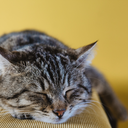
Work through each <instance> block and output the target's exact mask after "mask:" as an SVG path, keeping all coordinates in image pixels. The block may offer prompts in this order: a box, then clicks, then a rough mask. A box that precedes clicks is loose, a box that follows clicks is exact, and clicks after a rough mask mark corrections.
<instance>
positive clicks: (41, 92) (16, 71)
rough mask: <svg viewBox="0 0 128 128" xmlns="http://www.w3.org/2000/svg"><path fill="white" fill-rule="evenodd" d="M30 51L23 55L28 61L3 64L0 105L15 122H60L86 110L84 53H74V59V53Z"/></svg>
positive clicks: (88, 87) (88, 91)
mask: <svg viewBox="0 0 128 128" xmlns="http://www.w3.org/2000/svg"><path fill="white" fill-rule="evenodd" d="M33 50H34V51H31V53H27V57H28V58H31V60H28V61H27V60H26V59H25V60H24V61H23V60H22V59H21V61H20V63H15V64H11V63H9V62H8V63H9V64H8V66H6V65H4V70H2V71H1V72H3V75H2V77H1V80H0V82H1V85H0V86H1V91H0V105H1V106H2V107H3V108H4V109H6V110H8V111H9V112H10V113H11V115H12V116H13V117H16V118H19V119H35V120H40V121H43V122H48V123H63V122H65V121H67V120H68V119H69V118H70V117H71V116H73V115H75V114H78V113H79V112H80V111H81V110H82V108H84V107H86V106H87V105H88V100H89V99H90V97H91V85H90V83H89V81H88V79H87V78H86V76H85V75H84V69H85V65H86V64H85V62H83V61H85V60H84V58H83V55H84V53H82V51H81V52H80V51H79V50H78V51H77V52H79V54H81V55H80V56H78V55H77V53H75V52H74V50H72V51H71V50H69V51H68V50H67V51H65V50H58V49H56V48H52V49H51V48H50V47H49V48H39V47H38V48H36V49H33ZM32 53H34V54H32ZM31 56H33V57H31ZM84 56H85V55H84ZM2 59H3V58H2ZM3 61H4V62H5V61H6V60H3ZM5 63H7V62H5ZM83 63H84V64H83Z"/></svg>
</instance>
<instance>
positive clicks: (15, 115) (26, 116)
mask: <svg viewBox="0 0 128 128" xmlns="http://www.w3.org/2000/svg"><path fill="white" fill-rule="evenodd" d="M12 116H13V117H14V118H17V119H21V120H25V119H29V120H32V119H33V117H32V116H31V115H30V114H28V113H21V114H13V115H12Z"/></svg>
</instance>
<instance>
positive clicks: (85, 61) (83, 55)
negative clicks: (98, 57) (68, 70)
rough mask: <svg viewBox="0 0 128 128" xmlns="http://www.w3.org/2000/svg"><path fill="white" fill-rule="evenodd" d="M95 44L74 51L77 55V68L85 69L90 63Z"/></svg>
mask: <svg viewBox="0 0 128 128" xmlns="http://www.w3.org/2000/svg"><path fill="white" fill-rule="evenodd" d="M96 44H97V41H96V42H94V43H92V44H89V45H87V46H84V47H81V48H78V49H76V53H77V60H76V64H77V65H78V66H82V67H85V66H88V65H89V64H90V63H91V61H92V59H93V58H94V49H95V47H96Z"/></svg>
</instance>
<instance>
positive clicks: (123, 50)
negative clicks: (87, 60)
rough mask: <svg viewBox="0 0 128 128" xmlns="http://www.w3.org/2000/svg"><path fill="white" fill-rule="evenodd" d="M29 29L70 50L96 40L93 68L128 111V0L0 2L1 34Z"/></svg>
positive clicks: (27, 0)
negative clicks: (40, 32) (98, 71)
mask: <svg viewBox="0 0 128 128" xmlns="http://www.w3.org/2000/svg"><path fill="white" fill-rule="evenodd" d="M31 28H33V29H38V30H41V31H44V32H46V33H48V34H50V35H52V36H54V37H56V38H58V39H60V40H62V41H63V42H65V43H66V44H68V45H69V46H71V47H72V48H78V47H81V46H84V45H86V44H89V43H92V42H94V41H96V40H99V42H98V48H97V55H96V58H95V59H94V61H93V64H94V65H95V66H96V67H98V68H99V69H100V70H101V71H102V72H103V73H104V74H105V75H106V77H107V79H108V80H109V81H110V83H111V84H112V87H113V88H114V90H115V91H116V93H117V95H118V96H119V98H120V99H121V100H122V101H123V103H124V104H125V105H126V106H127V108H128V103H127V98H128V0H0V34H3V33H8V32H11V31H17V30H23V29H31ZM127 125H128V123H127V122H126V123H121V124H120V127H121V128H126V127H127Z"/></svg>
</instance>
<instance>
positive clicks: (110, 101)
mask: <svg viewBox="0 0 128 128" xmlns="http://www.w3.org/2000/svg"><path fill="white" fill-rule="evenodd" d="M85 75H86V76H87V78H88V79H90V81H91V84H92V86H93V88H95V89H96V91H97V92H98V94H99V96H100V98H101V99H102V100H103V103H104V104H105V106H106V107H107V108H108V109H109V111H110V113H111V114H112V115H113V116H114V118H115V119H117V120H126V119H127V118H128V115H127V110H126V109H125V107H124V106H123V105H122V104H121V102H120V101H119V100H118V98H117V96H116V95H115V93H114V92H113V90H112V88H111V87H110V85H109V83H108V82H107V81H106V79H105V78H104V76H103V75H102V74H101V73H99V72H98V71H97V70H96V69H95V68H93V67H91V66H90V67H89V68H88V69H86V71H85Z"/></svg>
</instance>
